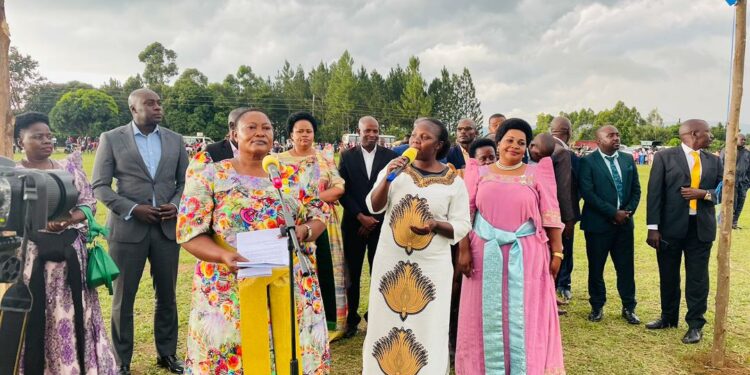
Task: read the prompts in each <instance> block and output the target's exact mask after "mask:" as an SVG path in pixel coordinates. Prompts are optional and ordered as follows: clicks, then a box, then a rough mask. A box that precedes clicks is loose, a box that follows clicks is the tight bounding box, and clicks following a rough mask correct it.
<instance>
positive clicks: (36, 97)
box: [23, 81, 94, 114]
mask: <svg viewBox="0 0 750 375" xmlns="http://www.w3.org/2000/svg"><path fill="white" fill-rule="evenodd" d="M93 88H94V87H93V86H91V85H89V84H88V83H83V82H79V81H70V82H67V83H52V82H42V83H38V84H34V85H32V86H31V87H29V89H28V90H27V95H26V101H25V104H24V108H23V110H24V112H25V111H36V112H42V113H47V114H49V113H50V111H51V110H52V108H53V107H54V106H55V104H57V102H58V101H59V100H60V98H61V97H62V96H63V95H65V94H66V93H68V92H71V91H75V90H78V89H93Z"/></svg>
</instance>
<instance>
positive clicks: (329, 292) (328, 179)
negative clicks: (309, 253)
mask: <svg viewBox="0 0 750 375" xmlns="http://www.w3.org/2000/svg"><path fill="white" fill-rule="evenodd" d="M327 151H330V152H325V151H324V152H321V151H316V152H315V155H311V156H292V154H291V153H290V152H289V151H287V152H282V153H280V154H279V160H281V162H283V163H285V164H289V165H294V167H295V169H296V170H297V174H299V180H300V183H301V186H305V187H306V189H307V194H308V195H310V196H314V197H317V196H318V194H319V192H320V191H323V190H327V189H331V188H335V187H336V188H340V189H344V179H343V178H341V176H340V175H339V171H338V168H337V167H336V162H335V161H334V160H333V155H332V151H333V150H327ZM327 205H328V207H329V208H330V210H331V215H330V216H329V219H328V223H326V231H325V232H324V235H321V237H319V238H318V241H317V242H316V244H317V245H318V249H317V253H316V255H317V256H318V258H317V259H318V279H319V281H320V285H321V289H322V293H323V300H324V306H325V309H326V320H327V321H328V328H329V332H330V333H329V339H331V340H336V339H339V338H341V337H343V334H344V332H345V331H346V316H347V314H348V309H347V307H348V305H347V303H346V271H345V261H344V240H343V236H342V233H341V221H340V219H339V215H338V207H339V204H338V202H334V203H327ZM325 240H327V243H323V241H325Z"/></svg>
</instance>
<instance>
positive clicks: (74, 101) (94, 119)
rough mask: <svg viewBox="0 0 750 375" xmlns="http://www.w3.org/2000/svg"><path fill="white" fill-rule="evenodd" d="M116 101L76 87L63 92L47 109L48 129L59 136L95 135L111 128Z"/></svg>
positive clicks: (96, 92) (99, 92)
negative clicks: (52, 105) (53, 104)
mask: <svg viewBox="0 0 750 375" xmlns="http://www.w3.org/2000/svg"><path fill="white" fill-rule="evenodd" d="M118 113H119V110H118V109H117V103H115V100H114V99H113V98H112V97H111V96H109V95H107V94H106V93H104V92H102V91H100V90H95V89H78V90H75V91H71V92H68V93H66V94H64V95H63V96H62V97H61V98H60V100H59V101H58V102H57V104H55V106H54V108H52V111H51V112H50V125H51V126H52V130H53V131H54V132H55V133H56V134H58V135H60V136H68V135H73V136H82V135H90V136H96V135H99V134H100V133H101V132H104V131H107V130H110V129H113V128H115V127H116V126H117V125H118V123H117V114H118Z"/></svg>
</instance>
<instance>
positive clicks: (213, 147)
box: [206, 107, 250, 162]
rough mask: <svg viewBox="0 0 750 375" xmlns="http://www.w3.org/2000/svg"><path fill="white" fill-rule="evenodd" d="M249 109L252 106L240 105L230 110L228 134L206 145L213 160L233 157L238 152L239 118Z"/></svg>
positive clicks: (217, 160)
mask: <svg viewBox="0 0 750 375" xmlns="http://www.w3.org/2000/svg"><path fill="white" fill-rule="evenodd" d="M249 110H250V108H246V107H239V108H235V109H233V110H232V112H229V116H228V118H227V123H228V125H229V131H228V132H227V136H226V137H225V138H224V139H223V140H221V141H219V142H214V143H211V144H210V145H208V146H206V152H207V153H208V156H209V157H210V158H211V161H212V162H219V161H222V160H226V159H232V158H233V157H234V156H235V155H236V154H237V150H238V148H237V132H236V127H237V118H238V117H239V116H240V115H241V114H243V113H245V112H247V111H249Z"/></svg>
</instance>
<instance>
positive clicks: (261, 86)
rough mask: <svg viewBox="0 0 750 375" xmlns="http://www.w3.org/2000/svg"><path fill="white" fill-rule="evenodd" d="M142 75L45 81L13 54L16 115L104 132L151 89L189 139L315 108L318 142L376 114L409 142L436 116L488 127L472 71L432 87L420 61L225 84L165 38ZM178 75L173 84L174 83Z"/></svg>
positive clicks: (237, 76) (335, 67)
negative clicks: (384, 69)
mask: <svg viewBox="0 0 750 375" xmlns="http://www.w3.org/2000/svg"><path fill="white" fill-rule="evenodd" d="M138 58H139V60H140V61H141V62H142V63H143V64H144V70H143V72H142V73H138V74H136V75H134V76H131V77H128V78H127V79H126V80H125V81H124V82H121V81H119V80H117V79H114V78H110V79H109V80H108V81H107V82H104V83H103V84H101V85H99V86H98V87H94V86H93V85H90V84H87V83H83V82H78V81H72V82H66V83H54V82H49V81H48V80H46V79H45V78H44V77H43V76H42V74H41V73H40V72H39V69H38V62H37V61H35V60H34V59H33V58H32V57H31V56H28V55H24V54H22V53H20V52H19V51H18V50H17V49H16V48H15V47H12V48H11V51H10V59H9V63H10V67H11V69H10V70H11V91H12V93H11V106H12V108H13V110H14V112H16V113H19V112H25V111H38V112H42V113H47V114H49V116H50V122H51V124H50V125H51V127H52V130H53V132H55V133H56V134H57V135H62V136H67V135H74V136H80V135H88V136H96V135H98V134H100V133H101V132H103V131H106V130H109V129H113V128H115V127H117V126H119V125H122V124H125V123H127V122H129V121H130V120H131V117H130V110H129V109H128V104H127V97H128V94H129V93H130V92H131V91H132V90H134V89H137V88H140V87H149V88H151V89H153V90H154V91H156V92H157V93H159V95H160V96H161V97H162V105H163V109H164V113H165V118H164V120H163V122H164V124H165V125H166V126H168V127H169V128H171V129H173V130H175V131H177V132H180V133H182V134H185V135H189V134H195V133H197V132H202V133H204V134H205V135H206V136H209V137H211V138H213V139H220V138H222V137H223V136H224V135H225V134H226V132H227V115H228V114H229V112H230V111H231V110H232V109H234V108H236V107H240V106H250V107H259V108H262V109H264V110H265V111H267V113H268V115H269V117H270V119H271V121H272V122H273V124H274V127H275V131H276V134H277V135H282V136H283V135H286V118H287V117H288V116H289V115H290V114H291V113H293V112H295V111H299V110H307V111H310V112H312V113H313V114H314V115H315V116H316V117H317V118H318V119H320V120H321V125H322V126H321V127H320V128H319V130H318V134H317V138H318V139H319V140H324V141H334V140H337V139H340V136H341V135H342V134H344V133H349V132H353V131H354V130H355V129H356V125H357V121H358V119H359V118H360V117H361V116H365V115H372V116H375V117H376V118H377V119H378V120H379V121H380V123H381V127H382V132H383V133H385V134H391V135H395V136H397V137H402V136H404V135H406V134H408V132H410V131H411V124H412V122H413V121H414V119H416V118H418V117H421V116H432V117H436V118H439V119H441V120H443V121H444V122H445V123H446V124H447V125H448V126H449V130H451V132H452V131H453V130H454V128H455V126H456V123H457V122H458V120H460V119H462V118H467V117H468V118H472V119H474V120H475V121H476V123H477V126H481V124H482V122H483V116H482V112H481V109H480V102H479V100H478V99H477V96H476V90H475V87H474V83H473V80H472V77H471V73H470V72H469V70H468V69H466V68H464V69H463V71H461V72H460V73H452V72H450V71H448V70H447V69H446V68H445V67H444V68H443V69H442V70H441V72H440V76H439V77H436V78H434V79H433V80H432V81H430V83H429V84H428V83H427V81H426V80H425V78H424V76H423V75H422V72H421V71H420V61H419V59H418V58H417V57H415V56H412V57H411V58H409V61H408V63H407V65H406V66H405V67H402V66H401V65H396V67H393V68H391V69H390V70H389V71H388V73H387V74H385V75H383V74H381V73H380V72H378V71H377V70H375V69H372V70H368V69H366V68H365V67H364V66H360V67H359V68H356V67H355V63H354V59H353V57H352V56H351V55H350V54H349V52H348V51H344V53H343V54H342V55H341V57H339V59H338V60H336V61H335V62H332V63H329V64H327V63H324V62H322V61H321V62H320V63H319V64H318V65H317V66H316V67H314V68H312V69H310V70H309V71H307V72H306V71H305V70H304V69H303V67H302V66H301V65H297V66H296V67H295V66H292V64H291V63H289V62H288V61H285V62H284V65H283V66H282V67H281V68H280V69H279V70H278V71H277V73H276V75H275V76H274V77H263V76H261V75H259V74H257V73H255V72H254V71H253V69H252V67H250V66H248V65H240V66H239V67H238V68H237V71H236V73H234V74H228V75H227V76H226V77H225V78H224V80H223V81H221V82H209V80H208V77H207V76H206V75H205V74H203V73H202V72H200V71H199V70H197V69H194V68H187V69H184V70H182V71H181V72H180V68H179V67H178V66H177V63H176V60H177V53H176V52H175V51H173V50H170V49H168V48H166V47H164V46H163V45H162V44H161V43H159V42H154V43H151V44H150V45H148V46H147V47H146V48H145V49H144V50H143V51H141V52H140V53H139V54H138ZM173 79H174V81H172V80H173Z"/></svg>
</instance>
